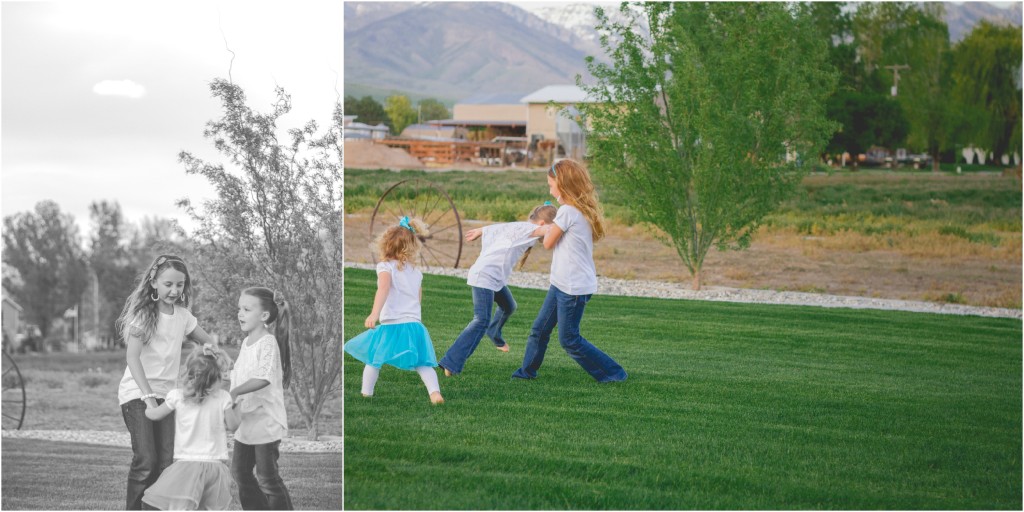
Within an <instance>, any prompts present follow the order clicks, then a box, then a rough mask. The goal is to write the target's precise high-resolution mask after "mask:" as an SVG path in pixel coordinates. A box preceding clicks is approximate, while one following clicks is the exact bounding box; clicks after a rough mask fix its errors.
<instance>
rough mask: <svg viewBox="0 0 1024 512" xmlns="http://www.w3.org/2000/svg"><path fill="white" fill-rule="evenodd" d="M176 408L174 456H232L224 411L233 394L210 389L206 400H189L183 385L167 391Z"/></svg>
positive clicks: (183, 458)
mask: <svg viewBox="0 0 1024 512" xmlns="http://www.w3.org/2000/svg"><path fill="white" fill-rule="evenodd" d="M164 403H165V404H167V406H168V407H170V408H171V410H173V411H174V460H228V432H227V428H226V427H225V426H224V411H226V410H228V409H230V408H231V395H230V394H229V393H228V392H227V391H224V390H223V389H221V388H217V389H212V390H210V394H209V396H207V397H206V398H205V399H203V403H201V404H197V403H195V402H191V401H188V400H185V397H184V392H183V391H182V390H181V389H172V390H171V392H170V393H167V401H165V402H164Z"/></svg>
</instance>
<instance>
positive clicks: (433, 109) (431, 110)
mask: <svg viewBox="0 0 1024 512" xmlns="http://www.w3.org/2000/svg"><path fill="white" fill-rule="evenodd" d="M418 110H419V118H420V120H421V121H437V120H441V119H451V117H452V114H451V112H449V111H448V107H446V106H445V105H444V103H441V102H440V101H438V100H435V99H434V98H427V99H423V100H420V102H419V104H418Z"/></svg>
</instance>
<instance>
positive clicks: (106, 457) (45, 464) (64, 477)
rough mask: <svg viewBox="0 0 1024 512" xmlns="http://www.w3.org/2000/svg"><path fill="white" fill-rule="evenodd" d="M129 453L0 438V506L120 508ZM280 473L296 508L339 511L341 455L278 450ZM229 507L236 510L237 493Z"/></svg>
mask: <svg viewBox="0 0 1024 512" xmlns="http://www.w3.org/2000/svg"><path fill="white" fill-rule="evenodd" d="M131 459H132V451H131V450H130V449H128V448H116V447H110V446H97V445H88V444H79V443H55V442H49V441H41V440H35V439H4V440H3V452H2V456H0V462H2V467H3V502H2V504H0V508H3V509H4V510H124V505H125V503H124V500H125V487H126V485H127V484H126V482H127V480H126V479H127V476H128V466H129V464H130V463H131ZM279 464H280V472H281V477H282V478H284V481H285V485H287V486H288V491H289V493H290V494H291V496H292V503H293V504H294V505H295V508H296V510H341V456H340V455H339V454H337V453H324V454H297V453H283V454H281V458H280V460H279ZM232 494H234V495H235V502H234V510H241V507H240V506H239V503H238V491H237V490H236V489H235V488H234V487H233V488H232Z"/></svg>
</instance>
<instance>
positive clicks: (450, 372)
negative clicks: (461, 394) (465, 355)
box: [442, 366, 455, 377]
mask: <svg viewBox="0 0 1024 512" xmlns="http://www.w3.org/2000/svg"><path fill="white" fill-rule="evenodd" d="M442 368H444V367H443V366H442ZM452 375H455V374H454V373H452V371H451V370H449V369H448V368H444V376H445V377H451V376H452Z"/></svg>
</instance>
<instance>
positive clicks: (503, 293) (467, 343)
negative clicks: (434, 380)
mask: <svg viewBox="0 0 1024 512" xmlns="http://www.w3.org/2000/svg"><path fill="white" fill-rule="evenodd" d="M472 288H473V320H471V321H470V322H469V325H467V326H466V328H465V329H463V330H462V334H459V337H458V338H455V343H452V346H451V347H450V348H449V349H448V352H445V354H444V357H443V358H441V360H440V361H438V364H439V365H441V367H443V368H447V369H448V371H450V372H452V373H462V368H463V367H464V366H465V365H466V359H469V356H470V355H472V354H473V351H474V350H476V346H477V345H479V344H480V340H481V339H483V337H484V334H486V335H487V336H488V337H490V338H491V340H492V341H493V342H494V346H495V347H504V346H505V340H504V339H503V338H502V337H501V329H502V327H505V322H508V317H510V316H512V313H515V312H516V301H515V299H513V298H512V291H511V290H509V289H508V286H505V287H503V288H502V289H500V290H498V291H496V292H495V291H492V290H488V289H487V288H478V287H476V286H473V287H472ZM492 304H496V305H497V308H496V309H495V311H494V316H493V317H492V316H491V305H492Z"/></svg>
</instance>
